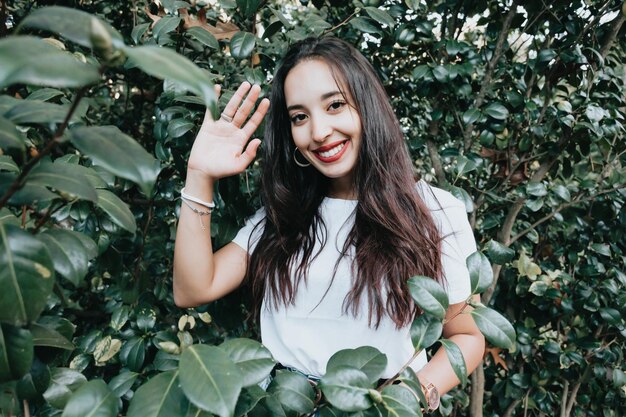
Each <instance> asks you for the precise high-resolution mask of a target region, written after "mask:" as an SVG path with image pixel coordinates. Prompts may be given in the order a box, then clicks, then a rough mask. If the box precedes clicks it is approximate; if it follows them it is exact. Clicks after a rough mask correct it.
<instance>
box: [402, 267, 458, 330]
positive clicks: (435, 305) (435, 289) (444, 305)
mask: <svg viewBox="0 0 626 417" xmlns="http://www.w3.org/2000/svg"><path fill="white" fill-rule="evenodd" d="M408 285H409V291H410V292H411V297H413V300H415V302H416V303H417V305H418V306H419V307H420V308H421V309H422V310H423V311H424V312H425V313H428V314H431V315H433V316H435V317H437V318H438V319H440V320H443V318H444V317H445V316H446V310H447V309H448V305H449V302H448V294H446V291H445V290H444V289H443V287H442V286H441V285H440V284H439V283H438V282H437V281H435V280H434V279H432V278H428V277H424V276H414V277H411V278H410V279H409V281H408Z"/></svg>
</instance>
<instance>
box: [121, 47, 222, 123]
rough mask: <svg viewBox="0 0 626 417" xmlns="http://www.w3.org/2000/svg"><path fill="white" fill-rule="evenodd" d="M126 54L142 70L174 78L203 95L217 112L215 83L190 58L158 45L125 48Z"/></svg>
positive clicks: (163, 77) (160, 77)
mask: <svg viewBox="0 0 626 417" xmlns="http://www.w3.org/2000/svg"><path fill="white" fill-rule="evenodd" d="M124 51H125V52H126V55H128V57H129V58H130V59H131V60H132V62H133V63H134V64H135V65H137V66H138V67H139V68H140V69H141V70H142V71H144V72H145V73H147V74H150V75H152V76H154V77H157V78H159V79H162V80H172V81H176V82H177V83H179V84H180V85H181V86H182V87H184V88H186V89H188V90H189V91H191V92H192V93H194V94H196V95H198V96H200V97H202V99H203V100H204V103H205V105H206V106H207V107H209V108H210V109H211V110H212V111H213V112H216V108H215V106H216V97H215V91H214V90H213V83H212V82H211V79H210V78H209V75H208V73H207V72H205V71H203V70H202V69H200V68H199V67H197V66H196V64H194V63H193V62H191V61H190V60H189V59H187V58H185V57H184V56H182V55H179V54H177V53H176V52H174V51H172V50H171V49H167V48H160V47H158V46H138V47H135V48H125V49H124Z"/></svg>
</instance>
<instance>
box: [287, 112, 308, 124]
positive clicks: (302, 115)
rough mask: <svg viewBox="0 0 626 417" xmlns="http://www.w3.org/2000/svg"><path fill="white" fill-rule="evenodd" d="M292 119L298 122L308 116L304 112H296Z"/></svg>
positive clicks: (292, 121)
mask: <svg viewBox="0 0 626 417" xmlns="http://www.w3.org/2000/svg"><path fill="white" fill-rule="evenodd" d="M290 119H291V123H298V122H301V121H303V120H304V119H306V116H305V115H304V114H302V113H298V114H294V115H293V116H291V118H290Z"/></svg>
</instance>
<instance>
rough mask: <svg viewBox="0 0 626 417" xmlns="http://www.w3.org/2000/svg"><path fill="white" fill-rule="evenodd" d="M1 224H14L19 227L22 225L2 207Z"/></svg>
mask: <svg viewBox="0 0 626 417" xmlns="http://www.w3.org/2000/svg"><path fill="white" fill-rule="evenodd" d="M0 223H5V224H12V225H14V226H19V225H20V224H21V222H20V220H19V219H18V218H17V217H15V216H14V215H13V213H11V211H10V210H9V209H8V208H6V207H2V208H1V209H0Z"/></svg>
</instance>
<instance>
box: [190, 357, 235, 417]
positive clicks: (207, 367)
mask: <svg viewBox="0 0 626 417" xmlns="http://www.w3.org/2000/svg"><path fill="white" fill-rule="evenodd" d="M179 369H180V382H181V386H182V388H183V391H184V393H185V395H186V396H187V398H189V400H190V401H191V402H192V403H194V404H195V405H197V406H198V407H200V408H202V409H203V410H206V411H209V412H211V413H213V414H217V415H219V416H221V417H230V416H232V415H233V414H234V412H235V406H236V404H237V398H238V397H239V393H240V392H241V388H242V375H241V371H240V370H239V368H238V367H237V365H235V363H234V362H233V361H232V360H231V359H230V358H229V357H228V354H227V353H226V352H224V351H223V350H222V349H220V348H218V347H216V346H206V345H192V346H190V347H188V348H187V349H185V351H184V352H183V354H182V355H181V358H180V366H179Z"/></svg>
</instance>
